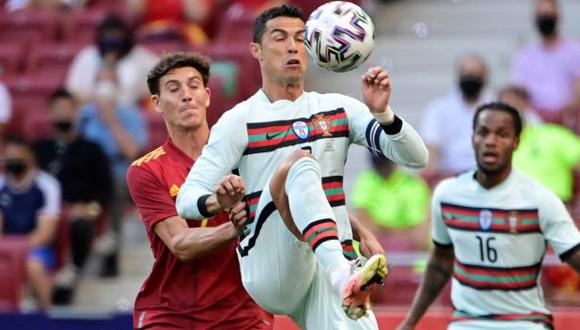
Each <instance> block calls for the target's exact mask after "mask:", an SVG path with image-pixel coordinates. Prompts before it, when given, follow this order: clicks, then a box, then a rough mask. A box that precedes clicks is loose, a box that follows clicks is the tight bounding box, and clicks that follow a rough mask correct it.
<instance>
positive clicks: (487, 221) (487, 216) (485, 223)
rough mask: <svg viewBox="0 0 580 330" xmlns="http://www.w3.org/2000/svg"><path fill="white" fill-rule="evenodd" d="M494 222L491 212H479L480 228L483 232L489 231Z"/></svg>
mask: <svg viewBox="0 0 580 330" xmlns="http://www.w3.org/2000/svg"><path fill="white" fill-rule="evenodd" d="M492 221H493V214H492V213H491V211H490V210H481V211H479V227H481V230H489V228H491V223H492Z"/></svg>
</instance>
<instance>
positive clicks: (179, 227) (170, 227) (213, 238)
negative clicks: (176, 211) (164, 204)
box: [154, 216, 238, 262]
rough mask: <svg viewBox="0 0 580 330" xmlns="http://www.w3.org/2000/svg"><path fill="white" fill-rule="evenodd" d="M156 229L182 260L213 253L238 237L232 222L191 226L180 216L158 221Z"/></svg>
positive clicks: (190, 259)
mask: <svg viewBox="0 0 580 330" xmlns="http://www.w3.org/2000/svg"><path fill="white" fill-rule="evenodd" d="M154 230H155V234H157V236H159V237H160V238H161V240H162V241H163V243H165V245H166V246H167V247H168V248H169V250H170V251H171V253H173V255H175V256H176V257H177V258H179V260H181V261H182V262H189V261H192V260H195V259H197V258H201V257H204V256H206V255H208V254H210V253H213V252H215V251H216V250H218V249H221V248H222V247H224V246H226V245H227V244H229V243H230V242H231V241H232V240H234V239H236V238H237V237H238V231H237V230H236V228H235V227H234V225H233V224H232V223H230V222H226V223H223V224H221V225H219V226H217V227H196V228H189V226H188V225H187V222H186V221H185V220H184V219H182V218H180V217H178V216H174V217H171V218H168V219H165V220H163V221H161V222H158V223H157V224H156V225H155V227H154Z"/></svg>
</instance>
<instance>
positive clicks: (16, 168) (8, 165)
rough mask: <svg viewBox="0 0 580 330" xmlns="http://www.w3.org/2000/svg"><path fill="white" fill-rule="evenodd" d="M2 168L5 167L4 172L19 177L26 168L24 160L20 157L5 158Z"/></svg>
mask: <svg viewBox="0 0 580 330" xmlns="http://www.w3.org/2000/svg"><path fill="white" fill-rule="evenodd" d="M4 169H6V172H8V173H10V174H12V175H14V176H16V177H19V176H21V175H22V174H23V173H24V171H25V170H26V162H25V161H24V160H21V159H6V162H5V163H4Z"/></svg>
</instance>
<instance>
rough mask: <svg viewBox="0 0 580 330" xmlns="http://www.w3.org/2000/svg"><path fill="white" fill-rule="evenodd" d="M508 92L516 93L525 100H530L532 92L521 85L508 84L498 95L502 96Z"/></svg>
mask: <svg viewBox="0 0 580 330" xmlns="http://www.w3.org/2000/svg"><path fill="white" fill-rule="evenodd" d="M507 93H511V94H515V95H516V96H517V97H519V98H521V99H522V100H525V101H526V102H527V101H529V100H530V93H528V91H527V90H526V89H525V88H524V87H521V86H517V85H509V86H506V87H504V88H502V89H501V90H500V91H499V93H498V95H499V96H500V97H501V96H502V95H504V94H507Z"/></svg>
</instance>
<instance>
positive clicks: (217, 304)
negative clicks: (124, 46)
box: [127, 53, 273, 329]
mask: <svg viewBox="0 0 580 330" xmlns="http://www.w3.org/2000/svg"><path fill="white" fill-rule="evenodd" d="M208 79H209V60H208V59H207V58H205V57H204V56H202V55H200V54H195V53H174V54H168V55H166V56H165V57H164V58H162V59H161V60H160V61H159V62H158V63H157V65H156V66H155V67H154V68H153V69H152V70H151V71H150V73H149V75H148V78H147V84H148V86H149V90H150V92H151V94H152V96H151V100H152V102H153V105H154V107H155V110H156V111H157V112H159V113H160V114H161V115H162V116H163V118H164V120H165V124H166V126H167V131H168V136H169V137H168V139H167V141H166V142H165V143H164V144H163V145H162V146H160V147H159V148H157V149H155V150H153V151H151V152H150V153H148V154H147V155H145V156H143V157H142V158H140V159H138V160H136V161H135V162H133V164H132V165H131V167H130V168H129V171H128V174H127V180H128V184H129V190H130V192H131V196H132V198H133V201H134V202H135V204H136V205H137V208H138V209H139V212H140V213H141V217H142V219H143V222H144V224H145V227H146V229H147V236H148V238H149V241H150V244H151V249H152V250H153V255H154V257H155V262H154V264H153V268H152V270H151V274H150V275H149V277H148V278H147V279H146V280H145V283H143V286H142V287H141V290H140V291H139V293H138V295H137V299H136V302H135V311H134V314H133V322H134V327H135V328H136V329H272V327H273V316H272V315H271V314H269V313H267V312H265V311H264V310H262V309H261V308H260V307H259V306H258V305H257V304H256V303H255V302H254V301H253V300H252V299H251V298H250V296H249V295H248V294H247V292H246V291H245V289H244V288H243V286H242V282H241V275H240V270H239V265H238V260H237V257H236V254H235V246H236V243H237V238H238V235H239V230H240V227H236V226H234V225H233V223H234V222H232V221H229V219H228V215H227V214H226V213H221V214H218V215H216V216H214V217H213V218H211V219H207V220H204V221H202V222H198V221H186V220H185V219H183V218H180V217H179V216H178V214H177V211H176V209H175V197H176V196H177V193H178V191H179V187H180V186H181V184H182V183H183V182H184V181H185V178H186V176H187V174H188V173H189V170H190V169H191V167H192V166H193V163H194V162H195V159H197V157H198V156H199V155H200V154H201V150H202V148H203V146H204V145H205V144H206V142H207V140H208V137H209V127H208V124H207V121H206V108H207V107H208V106H209V104H210V90H209V88H208V87H207V82H208ZM244 207H245V204H243V203H239V204H238V205H237V209H236V210H234V211H235V214H236V215H233V216H232V217H234V219H235V218H236V217H240V218H243V217H244V216H245V211H241V210H243V208H244ZM235 223H236V224H240V222H238V221H235Z"/></svg>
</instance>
